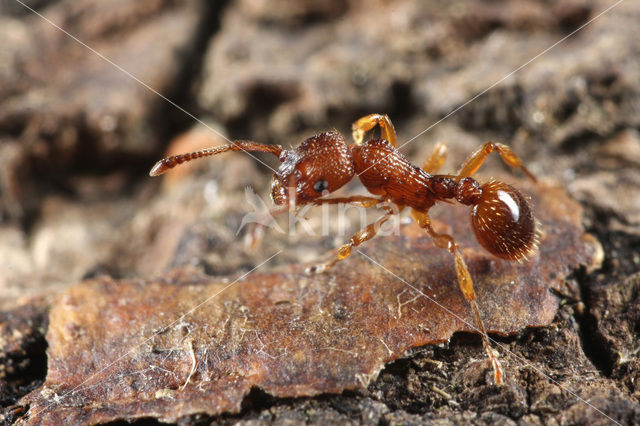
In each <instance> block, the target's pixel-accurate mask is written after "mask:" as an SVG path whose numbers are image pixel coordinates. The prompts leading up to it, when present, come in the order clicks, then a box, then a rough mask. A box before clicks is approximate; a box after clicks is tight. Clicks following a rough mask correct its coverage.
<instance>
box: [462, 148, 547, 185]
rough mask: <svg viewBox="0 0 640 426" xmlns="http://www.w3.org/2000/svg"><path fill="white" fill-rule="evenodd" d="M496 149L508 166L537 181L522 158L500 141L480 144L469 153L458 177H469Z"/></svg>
mask: <svg viewBox="0 0 640 426" xmlns="http://www.w3.org/2000/svg"><path fill="white" fill-rule="evenodd" d="M494 151H497V152H498V154H500V157H501V158H502V161H504V162H505V164H507V165H508V166H509V167H511V168H514V169H520V170H522V172H523V173H524V174H525V175H527V177H529V179H531V180H532V181H534V182H537V179H536V177H535V176H534V175H533V173H531V172H530V171H529V169H527V168H526V167H525V166H524V164H522V160H521V159H520V157H518V155H517V154H516V153H515V152H513V151H512V150H511V148H509V147H508V146H507V145H503V144H501V143H493V142H487V143H485V144H484V145H482V146H481V147H480V148H478V149H477V150H475V151H474V152H473V153H471V155H470V156H469V157H468V158H467V159H466V160H465V162H464V163H463V164H462V167H461V168H460V172H459V173H458V178H459V179H462V178H465V177H469V176H471V175H473V174H474V173H475V172H476V171H477V170H478V169H479V168H480V166H482V163H484V160H486V159H487V157H488V156H489V154H491V153H492V152H494Z"/></svg>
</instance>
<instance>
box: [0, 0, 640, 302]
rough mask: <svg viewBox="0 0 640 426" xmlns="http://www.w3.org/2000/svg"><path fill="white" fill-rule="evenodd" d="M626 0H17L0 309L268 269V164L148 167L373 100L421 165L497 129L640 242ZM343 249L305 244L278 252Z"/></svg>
mask: <svg viewBox="0 0 640 426" xmlns="http://www.w3.org/2000/svg"><path fill="white" fill-rule="evenodd" d="M613 5H614V2H612V1H604V0H602V1H586V0H562V1H542V2H540V1H525V0H518V1H509V2H502V1H477V0H476V1H473V0H467V1H460V2H447V1H432V2H417V1H409V0H397V1H382V0H377V1H368V2H365V1H358V0H351V1H342V0H322V1H300V2H295V4H291V3H290V2H286V1H266V0H264V1H263V0H240V1H223V2H204V1H202V2H200V1H180V0H142V1H138V2H128V1H120V0H114V1H110V2H103V1H97V0H76V1H66V0H60V1H53V0H38V1H35V0H32V1H29V0H25V3H24V5H23V4H21V3H20V2H17V1H14V0H3V1H2V2H0V12H1V13H2V15H1V17H0V21H1V22H0V46H2V47H0V305H4V306H10V305H11V304H12V303H14V302H15V300H17V299H18V298H20V297H21V296H24V295H31V294H40V293H43V292H44V293H47V292H49V291H52V290H58V289H60V288H61V287H64V286H67V285H69V284H71V283H73V282H76V281H78V280H80V279H82V278H85V277H90V276H95V275H97V274H103V273H106V274H110V275H113V276H116V277H133V276H138V277H139V276H149V275H157V274H160V273H161V272H162V271H165V270H167V269H168V268H170V267H174V266H179V265H183V264H196V265H199V266H202V267H204V268H205V269H206V270H207V271H208V272H209V273H213V274H225V273H229V272H233V271H236V270H239V269H242V268H248V267H251V266H252V265H254V264H256V263H257V261H259V260H260V259H263V258H264V253H267V252H270V250H271V247H270V245H272V244H275V245H278V244H285V245H286V244H290V243H291V241H278V240H282V239H283V238H282V237H279V236H277V235H271V236H269V235H267V237H268V238H266V241H265V243H264V244H261V245H260V247H261V248H258V249H257V251H255V252H248V251H247V250H246V249H245V247H244V245H243V244H242V241H241V240H242V238H241V236H240V237H236V235H234V233H235V230H236V229H237V228H238V226H239V224H240V221H241V218H242V216H243V215H244V214H245V213H246V212H247V211H248V206H247V205H246V201H245V199H244V188H245V187H247V186H251V187H252V188H254V190H255V191H256V192H257V193H258V194H260V195H264V196H265V197H264V198H265V200H266V201H267V202H268V199H267V197H266V195H267V194H268V191H267V188H268V185H269V180H270V175H271V173H272V172H271V170H269V168H267V167H265V166H263V165H261V164H260V163H258V162H256V161H254V160H252V159H251V158H250V157H249V156H246V155H243V154H227V155H226V156H224V158H222V157H219V158H216V159H211V160H208V161H203V162H200V163H199V164H194V167H195V168H196V169H197V170H198V171H197V172H195V173H194V172H193V169H190V170H188V169H186V168H185V169H176V170H175V171H174V172H173V173H171V174H169V175H167V176H166V177H164V178H162V179H160V178H155V179H152V178H149V177H148V175H147V173H148V170H149V168H150V167H151V166H152V165H153V163H154V162H155V161H156V160H158V159H160V158H161V157H163V156H165V155H166V154H167V153H179V152H185V151H189V150H194V149H197V148H201V147H204V146H210V145H218V144H222V143H225V142H226V141H225V139H224V138H225V137H226V138H229V139H235V138H243V139H252V140H256V141H260V142H265V143H279V144H282V145H283V146H285V147H290V146H295V145H297V144H299V143H300V142H301V141H302V140H303V139H304V138H306V137H309V136H311V135H313V134H314V133H317V132H319V131H324V130H329V129H337V130H339V131H342V132H344V133H345V134H347V135H349V133H350V132H349V131H350V123H351V122H352V121H354V120H355V119H357V118H358V117H360V116H362V115H364V114H368V113H371V112H381V113H387V114H389V115H390V117H391V119H392V120H393V122H394V123H395V126H396V129H397V131H398V133H399V140H400V143H405V142H407V141H410V142H409V143H408V144H407V145H406V146H404V147H403V148H402V150H403V152H404V153H406V154H407V155H408V156H410V158H412V160H413V161H414V162H415V163H417V164H420V163H421V162H422V161H423V159H424V158H426V156H427V155H428V153H429V152H430V150H431V149H432V146H433V143H434V142H436V141H445V142H447V143H448V144H449V147H450V155H449V159H448V162H447V165H446V167H445V169H447V170H451V171H454V170H455V168H456V167H457V166H458V164H459V163H460V162H461V161H462V160H463V159H464V157H465V156H466V155H467V154H468V153H469V152H470V151H471V150H473V149H474V148H475V147H477V146H478V145H479V144H481V143H482V142H484V141H486V140H495V141H501V142H504V143H507V144H510V145H511V146H512V147H513V148H514V149H515V151H516V152H517V153H518V154H520V155H521V156H522V157H523V158H524V159H525V161H526V162H527V164H528V165H529V167H530V168H531V170H532V171H533V172H534V173H535V174H537V175H538V176H540V177H541V178H544V179H547V178H548V179H550V180H554V181H556V182H557V183H558V184H559V185H561V186H564V187H566V188H567V189H568V190H569V192H570V193H571V194H572V195H573V196H574V197H576V198H578V199H579V200H581V201H582V202H583V203H584V205H585V206H586V207H587V210H588V212H589V215H588V217H589V218H588V220H590V221H591V222H590V223H589V224H588V226H590V227H592V228H594V229H592V231H594V230H595V228H597V227H602V226H604V227H608V228H607V231H616V232H618V231H620V232H625V233H626V234H628V235H629V238H632V239H633V242H634V244H635V243H637V237H638V228H637V225H638V221H639V219H640V213H639V212H640V197H632V196H630V194H632V193H636V192H637V188H638V184H639V183H640V175H639V173H638V165H639V164H640V138H639V135H638V127H639V126H640V95H639V91H640V76H639V70H640V63H639V61H640V56H639V54H640V52H639V51H640V45H638V43H637V42H636V41H637V38H636V36H637V31H638V22H640V21H639V18H640V6H639V5H638V4H637V2H632V1H626V2H621V3H620V4H616V5H615V7H613V8H612V9H611V10H609V11H608V12H607V13H605V14H604V15H602V16H600V17H597V15H598V14H600V13H601V12H603V11H604V10H605V9H606V8H608V7H611V6H613ZM25 6H28V7H29V8H33V11H31V10H29V9H27V7H25ZM34 11H35V12H37V13H38V14H41V15H42V16H37V15H36V14H35V13H34ZM47 20H49V22H47ZM590 20H593V22H591V23H589V25H587V26H586V27H585V28H583V29H581V30H579V31H578V32H577V33H576V34H575V35H573V36H571V37H569V38H567V39H565V40H563V41H561V42H560V43H558V44H557V45H556V46H554V44H555V43H557V42H559V41H560V40H562V39H563V38H564V37H565V36H567V35H568V34H571V32H572V31H574V30H576V29H578V28H580V27H581V26H583V25H585V24H587V23H588V22H589V21H590ZM55 26H59V27H60V28H62V29H64V31H67V32H68V33H69V34H71V35H73V36H74V37H76V38H77V40H74V39H72V38H71V37H70V36H69V35H67V34H65V33H64V32H63V31H62V30H61V29H58V28H56V27H55ZM81 43H83V44H85V45H82V44H81ZM552 46H554V47H552ZM551 47H552V48H551ZM549 48H550V49H549ZM90 49H94V51H92V50H90ZM97 52H99V53H100V54H101V55H104V57H105V58H108V60H109V61H112V63H110V62H109V61H107V60H105V58H101V57H100V56H99V55H98V53H97ZM156 92H157V93H156ZM168 100H170V101H168ZM174 103H175V105H174ZM176 105H177V106H179V107H176ZM182 109H184V110H182ZM198 121H199V122H198ZM212 130H214V131H212ZM416 136H417V137H416ZM260 158H261V159H262V160H263V161H265V162H266V163H267V164H270V165H272V167H275V166H277V161H274V160H275V159H274V158H269V157H265V156H261V157H260ZM496 168H497V169H498V170H502V169H503V166H502V165H501V164H500V162H499V161H497V160H495V159H491V160H490V161H489V162H488V164H487V166H486V168H485V169H484V172H483V173H484V174H485V175H487V174H490V173H491V170H492V169H493V170H496ZM357 188H358V185H357V182H355V183H354V184H353V185H352V186H351V188H350V189H349V191H352V190H355V189H357ZM341 238H342V239H343V238H344V237H341ZM294 243H296V242H295V241H294ZM334 244H335V241H334V240H333V239H330V238H324V239H322V238H320V239H319V240H313V241H308V242H307V245H309V246H310V247H309V250H308V251H305V249H304V247H303V248H301V249H300V250H299V251H297V252H295V253H290V254H289V255H288V256H281V260H280V261H281V262H291V261H295V260H296V259H297V258H299V257H300V256H301V255H304V256H306V258H308V257H309V256H310V255H309V252H310V253H315V254H316V255H317V254H318V253H322V252H324V251H326V250H328V249H330V248H331V247H333V246H334ZM628 244H632V243H631V242H628ZM318 247H320V249H318ZM631 262H632V264H633V262H636V263H635V264H636V265H637V259H636V260H633V259H631Z"/></svg>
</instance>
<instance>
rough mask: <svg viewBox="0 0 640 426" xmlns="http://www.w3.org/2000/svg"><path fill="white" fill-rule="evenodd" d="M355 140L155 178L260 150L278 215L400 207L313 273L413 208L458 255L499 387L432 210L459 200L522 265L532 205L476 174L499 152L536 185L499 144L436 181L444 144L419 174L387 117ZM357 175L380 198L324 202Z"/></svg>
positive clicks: (313, 142) (326, 139)
mask: <svg viewBox="0 0 640 426" xmlns="http://www.w3.org/2000/svg"><path fill="white" fill-rule="evenodd" d="M376 125H377V126H379V127H380V130H381V138H380V139H370V140H368V141H364V136H365V133H366V132H367V131H369V130H372V129H373V128H374V127H375V126H376ZM353 139H354V143H353V144H350V145H348V144H347V142H346V140H345V138H344V136H342V135H341V134H340V133H338V132H335V131H334V132H324V133H319V134H317V135H315V136H313V137H311V138H309V139H306V140H305V141H304V142H302V143H301V144H300V145H299V146H298V147H296V148H293V149H291V150H285V149H283V148H282V147H281V146H279V145H265V144H259V143H256V142H250V141H236V142H233V143H232V144H230V145H223V146H218V147H213V148H206V149H203V150H200V151H196V152H192V153H187V154H181V155H176V156H171V157H167V158H165V159H163V160H160V161H158V162H157V163H156V164H155V166H154V167H153V168H152V169H151V172H150V175H151V176H157V175H160V174H162V173H164V172H166V171H167V170H169V169H171V168H173V167H175V166H177V165H179V164H181V163H184V162H186V161H191V160H193V159H196V158H201V157H207V156H212V155H217V154H220V153H223V152H226V151H259V152H267V153H270V154H273V155H275V156H277V157H278V159H279V160H280V162H281V164H280V167H279V168H278V170H277V171H276V172H275V174H274V176H273V180H272V184H271V198H272V199H273V202H274V203H275V204H276V205H277V206H280V209H279V210H277V211H276V212H284V211H286V206H287V205H289V206H291V205H292V204H291V203H292V202H295V203H296V204H297V205H299V206H301V205H305V204H313V205H322V204H338V203H349V204H356V205H359V206H362V207H365V208H369V207H375V206H377V205H379V204H381V203H389V202H390V203H394V204H395V205H396V206H398V210H397V211H393V210H391V209H388V210H387V212H386V213H385V214H384V215H382V216H381V217H380V218H379V219H378V220H376V221H375V222H373V223H371V224H369V225H368V226H366V227H365V228H363V229H361V230H360V231H358V232H357V233H356V234H354V235H353V236H352V237H351V239H350V240H349V242H348V243H346V244H344V245H343V246H341V247H340V248H339V249H338V250H337V254H336V257H335V258H334V259H333V260H331V261H329V262H326V263H324V264H321V265H319V266H316V267H314V268H313V269H314V271H315V272H323V271H325V270H327V269H328V268H330V267H331V266H332V265H334V264H335V263H336V262H338V261H340V260H343V259H346V258H347V257H349V255H350V254H351V251H352V249H353V247H356V246H359V245H360V244H362V243H363V242H365V241H367V240H370V239H371V238H373V237H374V236H375V235H376V233H377V231H378V230H379V229H380V227H381V226H382V224H383V223H385V222H386V221H387V220H389V218H390V217H391V216H392V215H393V214H396V213H399V212H400V211H402V210H403V209H404V208H406V207H409V208H411V213H412V216H413V218H414V220H415V221H416V222H417V223H418V224H419V226H420V227H421V228H423V229H424V230H425V231H426V233H427V235H429V237H431V239H432V240H433V242H434V243H435V245H436V246H437V247H440V248H443V249H447V250H448V251H449V252H450V253H451V254H452V255H453V256H454V260H455V270H456V275H457V278H458V284H459V286H460V289H461V291H462V294H463V295H464V297H465V299H466V300H467V301H468V303H469V304H470V305H471V308H472V311H473V314H474V316H475V320H476V325H477V327H478V329H479V331H480V333H481V336H482V342H483V346H484V348H485V350H486V352H487V354H488V356H489V359H490V360H491V363H492V367H493V371H494V378H495V382H496V384H501V383H502V376H503V374H504V373H503V370H502V367H501V365H500V363H499V361H498V359H497V356H496V354H495V353H494V351H493V350H492V349H491V345H490V343H489V337H488V335H487V332H486V330H485V327H484V323H483V321H482V318H481V316H480V311H479V309H478V305H477V302H476V300H475V298H476V296H475V292H474V289H473V280H472V278H471V274H470V273H469V270H468V268H467V265H466V263H465V261H464V259H463V257H462V254H461V252H460V248H459V247H458V244H457V243H456V241H455V239H454V238H453V237H452V236H451V235H449V234H445V233H438V232H436V231H435V230H434V229H433V228H432V226H431V220H430V218H429V209H430V208H431V207H433V206H434V205H435V204H436V203H438V202H440V201H445V202H451V201H454V200H455V201H457V202H458V203H461V204H464V205H468V206H470V207H471V225H472V229H473V231H474V234H475V236H476V239H477V240H478V242H479V243H480V245H482V247H484V248H485V249H486V250H487V251H488V252H489V253H491V254H493V255H495V256H497V257H499V258H502V259H506V260H517V261H522V260H525V259H526V258H527V256H529V255H532V254H533V253H535V251H536V249H537V234H536V223H535V219H534V217H533V214H532V212H531V208H530V207H529V204H528V203H527V201H526V199H525V198H524V196H523V195H522V194H520V192H519V191H518V190H517V189H515V188H514V187H512V186H510V185H508V184H506V183H503V182H500V181H497V180H490V181H488V182H487V183H484V184H480V183H478V181H477V180H475V179H474V178H473V177H472V175H473V174H474V173H475V172H476V171H477V170H478V169H479V168H480V166H481V165H482V163H483V162H484V160H485V159H486V158H487V156H488V155H489V154H491V153H492V152H497V153H498V154H499V155H500V157H501V158H502V160H503V161H504V162H505V163H506V164H507V165H509V166H510V167H512V168H517V169H520V170H522V172H524V173H525V174H526V175H527V176H528V177H529V178H530V179H532V180H533V181H534V182H535V181H536V178H535V177H534V176H533V175H532V174H531V172H529V170H527V168H526V167H525V166H524V165H523V164H522V161H521V160H520V158H519V157H518V156H517V155H516V154H515V153H514V152H513V151H512V150H511V149H510V148H509V147H508V146H506V145H502V144H497V143H493V142H487V143H485V144H484V145H482V146H481V147H480V148H479V149H477V150H476V151H475V152H473V153H472V154H471V155H470V156H469V157H468V158H467V159H466V161H465V162H464V163H463V164H462V166H461V168H460V170H459V172H458V173H457V174H435V173H436V172H437V171H438V170H439V169H440V167H441V166H442V164H443V163H444V158H445V156H446V146H445V145H443V144H438V145H436V147H435V149H434V150H433V152H432V153H431V155H430V156H429V158H428V159H427V160H426V161H425V162H424V164H423V166H422V167H421V168H420V167H416V166H414V165H412V164H411V163H410V162H409V160H408V159H407V158H406V157H405V156H404V155H403V154H402V153H400V152H399V151H398V150H397V143H396V133H395V129H394V127H393V124H392V123H391V120H390V119H389V117H387V116H386V115H382V114H371V115H367V116H365V117H362V118H360V119H359V120H357V121H356V122H354V123H353ZM356 175H357V176H358V178H359V179H360V181H361V182H362V184H363V185H364V187H365V188H366V189H367V190H368V191H369V192H370V193H371V194H372V195H374V196H375V197H369V196H351V197H339V198H321V197H322V196H323V195H326V194H327V193H331V192H334V191H336V190H337V189H339V188H341V187H342V186H344V185H345V184H346V183H348V182H349V181H351V180H352V179H353V178H354V177H355V176H356ZM292 197H294V199H292ZM289 208H291V207H289Z"/></svg>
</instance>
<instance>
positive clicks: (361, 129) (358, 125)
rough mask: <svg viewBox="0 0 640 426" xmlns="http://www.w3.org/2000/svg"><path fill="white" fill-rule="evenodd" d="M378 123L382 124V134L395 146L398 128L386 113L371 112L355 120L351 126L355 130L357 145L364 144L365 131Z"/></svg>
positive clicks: (383, 137) (354, 137) (354, 135)
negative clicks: (395, 127) (394, 126)
mask: <svg viewBox="0 0 640 426" xmlns="http://www.w3.org/2000/svg"><path fill="white" fill-rule="evenodd" d="M376 124H377V125H378V126H380V136H381V137H382V139H386V140H387V141H388V142H389V143H390V144H391V145H393V146H394V147H395V146H396V145H397V143H396V130H395V129H394V128H393V124H392V123H391V120H390V119H389V116H387V115H386V114H369V115H367V116H364V117H362V118H360V119H359V120H358V121H356V122H354V123H353V125H352V126H351V129H352V130H353V140H354V142H355V143H356V145H362V141H363V140H364V134H365V132H368V131H369V130H371V129H373V128H374V127H375V126H376Z"/></svg>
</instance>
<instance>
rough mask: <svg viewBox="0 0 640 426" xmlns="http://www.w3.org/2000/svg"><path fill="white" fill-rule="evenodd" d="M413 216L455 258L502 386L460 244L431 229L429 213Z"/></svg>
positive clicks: (494, 374)
mask: <svg viewBox="0 0 640 426" xmlns="http://www.w3.org/2000/svg"><path fill="white" fill-rule="evenodd" d="M411 215H412V216H413V218H414V219H415V221H416V222H418V224H419V225H420V227H421V228H423V229H424V230H425V231H427V234H429V237H431V239H432V240H433V242H434V243H435V245H436V246H437V247H440V248H444V249H447V250H449V252H450V253H451V254H453V256H454V257H455V265H456V275H457V276H458V284H459V285H460V290H461V291H462V294H463V295H464V297H465V299H467V302H469V304H470V305H471V309H472V310H473V315H474V316H475V319H476V326H477V327H478V330H479V331H480V335H481V336H482V345H483V346H484V349H485V351H486V352H487V355H489V360H490V361H491V366H492V367H493V376H494V380H495V383H496V384H498V385H500V384H502V378H503V376H504V370H503V369H502V365H500V361H498V358H497V356H496V353H495V352H494V351H493V349H492V348H491V344H490V343H489V335H488V334H487V332H486V330H485V328H484V323H483V321H482V317H481V316H480V310H479V309H478V304H477V302H476V294H475V291H474V289H473V280H472V279H471V274H470V273H469V268H467V264H466V262H465V261H464V258H463V257H462V254H461V253H460V250H459V248H458V244H457V243H456V241H455V240H454V239H453V237H452V236H451V235H449V234H440V233H438V232H436V231H435V230H434V229H433V228H432V227H431V219H430V218H429V215H428V214H427V213H423V212H420V211H417V210H412V212H411Z"/></svg>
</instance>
